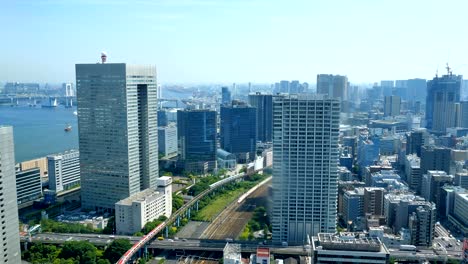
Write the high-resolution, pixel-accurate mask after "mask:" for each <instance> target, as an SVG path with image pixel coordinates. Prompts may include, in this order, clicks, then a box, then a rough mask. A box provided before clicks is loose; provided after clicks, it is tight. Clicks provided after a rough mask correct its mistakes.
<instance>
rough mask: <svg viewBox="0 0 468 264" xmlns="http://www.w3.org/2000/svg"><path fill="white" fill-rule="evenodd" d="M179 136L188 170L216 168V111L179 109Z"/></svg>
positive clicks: (180, 152) (184, 162)
mask: <svg viewBox="0 0 468 264" xmlns="http://www.w3.org/2000/svg"><path fill="white" fill-rule="evenodd" d="M177 138H178V143H179V144H178V145H179V155H180V160H181V161H182V162H183V166H184V168H185V170H186V171H194V172H202V173H205V172H208V171H212V170H213V169H214V168H216V112H215V111H212V110H179V111H177Z"/></svg>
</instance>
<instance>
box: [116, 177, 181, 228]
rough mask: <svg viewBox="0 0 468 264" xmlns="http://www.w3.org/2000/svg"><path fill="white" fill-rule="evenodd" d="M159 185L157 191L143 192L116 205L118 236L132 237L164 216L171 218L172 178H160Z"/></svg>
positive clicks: (147, 190) (148, 190)
mask: <svg viewBox="0 0 468 264" xmlns="http://www.w3.org/2000/svg"><path fill="white" fill-rule="evenodd" d="M157 184H158V188H157V189H151V188H150V189H146V190H143V191H141V192H139V193H136V194H134V195H132V196H130V197H128V198H126V199H123V200H120V201H118V202H117V203H116V204H115V223H116V228H117V234H126V235H131V234H134V233H136V232H138V231H140V230H141V229H142V228H143V227H144V226H145V224H146V223H148V222H151V221H153V220H155V219H157V218H158V217H160V216H162V215H164V216H166V217H170V216H171V214H172V178H171V177H167V176H163V177H160V178H158V180H157Z"/></svg>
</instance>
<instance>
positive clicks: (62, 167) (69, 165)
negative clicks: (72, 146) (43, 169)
mask: <svg viewBox="0 0 468 264" xmlns="http://www.w3.org/2000/svg"><path fill="white" fill-rule="evenodd" d="M47 164H48V168H49V169H48V170H49V175H48V176H49V189H50V190H52V191H54V192H57V193H58V192H62V191H66V190H69V189H71V188H73V187H76V186H78V185H80V152H79V151H78V150H70V151H66V152H64V153H60V154H54V155H49V156H47Z"/></svg>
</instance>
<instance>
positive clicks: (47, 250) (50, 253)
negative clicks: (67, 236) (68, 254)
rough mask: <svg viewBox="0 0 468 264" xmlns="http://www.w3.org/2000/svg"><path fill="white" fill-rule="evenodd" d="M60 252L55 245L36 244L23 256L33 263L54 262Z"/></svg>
mask: <svg viewBox="0 0 468 264" xmlns="http://www.w3.org/2000/svg"><path fill="white" fill-rule="evenodd" d="M59 253H60V251H59V249H58V248H57V247H56V246H54V245H44V244H34V245H33V246H32V247H31V248H30V249H29V250H28V251H26V252H24V254H23V257H22V258H23V259H25V260H27V261H29V262H32V263H52V262H53V261H54V260H55V259H56V258H57V256H58V254H59Z"/></svg>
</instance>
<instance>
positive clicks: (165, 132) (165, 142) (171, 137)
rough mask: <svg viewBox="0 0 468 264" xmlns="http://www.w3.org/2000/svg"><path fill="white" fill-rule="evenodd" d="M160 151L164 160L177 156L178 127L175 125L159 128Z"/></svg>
mask: <svg viewBox="0 0 468 264" xmlns="http://www.w3.org/2000/svg"><path fill="white" fill-rule="evenodd" d="M158 150H159V154H161V155H163V156H164V158H172V157H175V156H177V126H176V124H175V123H170V124H169V125H168V126H164V127H158Z"/></svg>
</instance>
